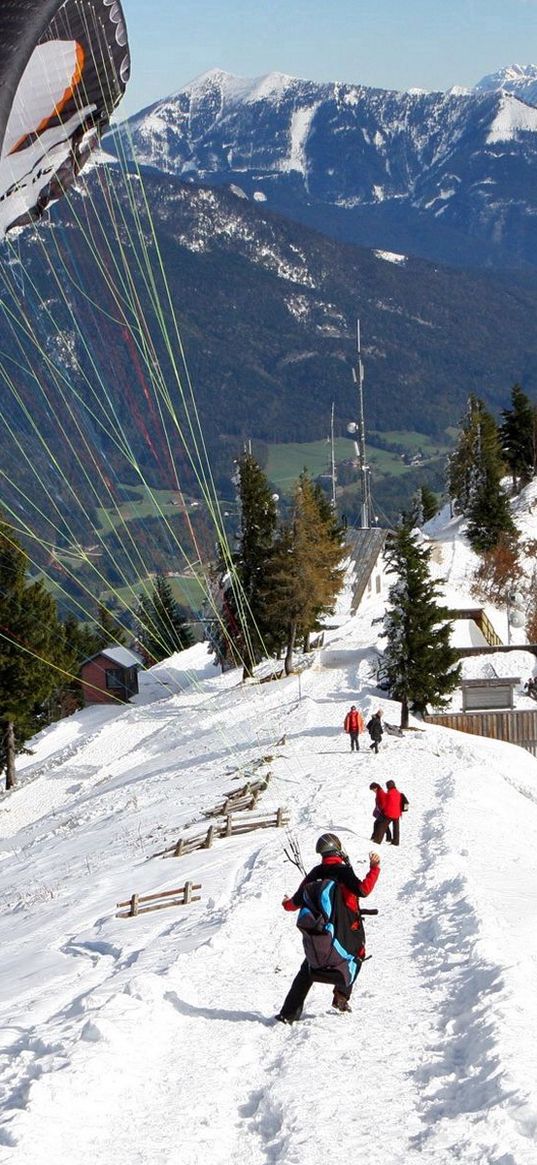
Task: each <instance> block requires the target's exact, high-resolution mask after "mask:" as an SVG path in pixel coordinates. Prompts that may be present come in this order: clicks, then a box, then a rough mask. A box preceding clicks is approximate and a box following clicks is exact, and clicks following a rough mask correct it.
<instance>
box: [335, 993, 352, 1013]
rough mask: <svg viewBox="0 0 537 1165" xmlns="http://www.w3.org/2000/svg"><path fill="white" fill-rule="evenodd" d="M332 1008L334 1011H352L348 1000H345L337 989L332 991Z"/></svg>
mask: <svg viewBox="0 0 537 1165" xmlns="http://www.w3.org/2000/svg"><path fill="white" fill-rule="evenodd" d="M332 1007H335V1008H336V1011H352V1007H351V1006H350V1003H349V1001H348V999H346V997H345V996H344V995H343V992H342V991H338V990H337V989H336V991H334V998H333V999H332Z"/></svg>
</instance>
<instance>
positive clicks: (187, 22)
mask: <svg viewBox="0 0 537 1165" xmlns="http://www.w3.org/2000/svg"><path fill="white" fill-rule="evenodd" d="M122 2H123V7H124V10H125V15H126V18H127V24H128V27H129V36H130V42H131V50H132V57H133V74H132V80H131V84H130V91H129V94H128V97H127V98H126V101H125V103H124V105H123V108H122V110H121V112H122V113H133V112H134V111H135V110H137V109H140V108H142V107H143V106H144V105H147V104H149V103H150V102H151V101H153V100H156V99H157V98H159V97H165V96H167V95H168V94H169V93H173V92H174V91H175V90H176V89H179V88H181V86H182V85H184V84H185V83H186V82H187V81H189V80H191V79H192V78H193V77H195V76H197V75H198V74H199V73H203V72H205V71H206V70H207V69H211V68H213V67H216V66H218V67H221V68H223V69H226V70H228V72H231V73H238V74H240V75H242V76H247V77H248V76H251V77H255V76H259V75H260V74H263V73H268V72H272V71H274V70H277V71H279V72H282V73H290V74H292V75H293V76H299V77H307V78H310V79H312V80H319V81H323V80H324V81H336V80H339V81H350V82H355V83H356V82H360V83H362V84H365V85H373V86H378V87H380V88H385V89H392V88H393V89H408V88H411V87H420V88H424V89H448V88H450V86H451V85H472V84H474V83H475V82H476V81H477V80H479V78H480V77H482V76H483V75H484V74H485V73H490V72H495V71H496V69H498V68H500V67H501V66H502V65H507V64H512V63H514V62H516V63H518V64H529V63H537V0H189V2H187V0H122Z"/></svg>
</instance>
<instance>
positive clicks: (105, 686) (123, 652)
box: [80, 647, 142, 707]
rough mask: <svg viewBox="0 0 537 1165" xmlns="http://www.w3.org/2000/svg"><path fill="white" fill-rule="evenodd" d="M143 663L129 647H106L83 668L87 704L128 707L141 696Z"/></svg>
mask: <svg viewBox="0 0 537 1165" xmlns="http://www.w3.org/2000/svg"><path fill="white" fill-rule="evenodd" d="M141 667H142V662H141V660H140V657H139V656H138V655H135V653H134V652H133V651H129V650H128V648H126V647H103V649H102V651H99V652H97V654H96V655H90V657H89V659H85V660H84V662H83V664H82V666H81V668H80V680H81V684H82V692H83V696H84V704H85V706H86V707H87V706H88V705H89V704H117V702H118V700H119V701H120V702H121V703H123V704H126V703H127V702H128V701H129V700H130V699H131V698H132V696H136V695H137V694H138V672H139V670H140V668H141Z"/></svg>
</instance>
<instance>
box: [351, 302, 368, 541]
mask: <svg viewBox="0 0 537 1165" xmlns="http://www.w3.org/2000/svg"><path fill="white" fill-rule="evenodd" d="M352 376H353V380H354V383H355V385H356V387H357V389H358V432H357V440H356V442H355V445H356V450H357V453H358V460H359V463H360V478H361V483H362V511H361V525H362V528H363V529H365V530H369V529H370V527H371V525H372V519H373V505H372V502H371V470H370V467H369V465H368V464H367V459H366V453H365V421H364V366H363V363H362V344H361V338H360V320H357V321H356V364H355V366H354V368H353V370H352Z"/></svg>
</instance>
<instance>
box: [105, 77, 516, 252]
mask: <svg viewBox="0 0 537 1165" xmlns="http://www.w3.org/2000/svg"><path fill="white" fill-rule="evenodd" d="M535 73H537V70H534V71H533V73H532V75H531V77H530V76H526V77H525V78H524V79H521V78H519V82H520V85H519V86H518V88H517V85H515V81H516V80H517V79H516V78H513V79H512V87H513V92H507V91H506V88H505V86H504V88H499V89H498V88H496V87H494V86H493V83H492V79H491V78H486V79H485V80H484V81H483V82H481V83H480V86H479V87H478V89H477V90H475V91H471V92H463V93H456V92H452V93H422V92H409V93H398V92H390V91H385V90H378V89H368V88H365V87H362V86H358V85H347V84H316V83H314V82H310V81H303V80H297V79H295V78H291V77H286V76H282V75H280V74H271V75H270V76H268V77H265V78H261V79H257V80H254V81H247V80H242V79H239V78H236V77H232V76H230V75H229V74H226V73H223V72H221V71H218V70H217V71H213V72H210V73H207V74H205V75H204V76H202V77H200V78H198V79H197V80H196V81H193V82H192V83H191V84H190V85H188V86H186V87H185V88H184V89H183V90H181V91H180V92H178V93H177V94H175V95H174V96H172V97H169V98H168V99H166V100H165V101H161V102H158V103H157V104H155V105H154V106H152V107H151V108H150V109H148V110H145V111H144V112H142V113H141V114H139V115H138V116H136V117H135V118H133V119H131V121H130V123H128V132H127V131H122V130H121V129H119V130H118V131H116V134H115V136H114V137H112V138H110V139H109V141H108V144H109V146H111V147H112V148H115V149H117V150H118V151H119V150H122V151H125V153H126V154H127V156H130V155H131V154H132V152H133V151H135V153H136V155H137V158H138V160H139V161H140V162H141V163H143V164H146V165H149V166H152V167H155V168H157V169H158V170H162V171H166V172H167V173H170V174H174V175H177V176H179V177H181V178H183V179H185V180H188V181H192V182H195V183H202V184H209V185H214V186H222V185H226V186H231V187H233V188H235V189H236V190H237V191H238V192H241V193H243V194H244V196H245V197H247V198H249V199H252V200H255V201H258V202H266V203H267V204H268V206H269V207H270V208H272V209H275V210H277V211H279V212H281V213H284V214H286V215H288V216H289V217H291V218H294V219H295V220H298V221H301V222H303V223H305V224H306V225H309V226H313V227H315V228H317V229H319V230H322V231H323V232H324V233H326V234H330V235H331V236H333V237H335V238H340V239H342V240H345V241H352V242H359V243H361V244H363V245H365V246H374V247H387V248H389V249H393V250H395V251H399V252H400V251H405V252H406V251H409V252H412V253H415V254H418V255H422V256H424V257H428V258H433V259H435V260H440V261H443V262H449V263H455V264H460V265H467V264H468V265H474V264H483V265H496V266H506V265H519V266H521V265H524V264H528V263H529V264H537V108H534V107H533V106H531V105H529V104H527V102H526V101H523V100H521V99H520V97H519V96H518V95H517V93H518V91H519V88H520V86H522V85H523V84H524V85H526V84H527V85H529V86H530V88H531V85H532V83H537V76H535V75H534V74H535ZM532 78H533V81H532ZM502 83H503V82H502ZM515 89H516V92H515ZM524 92H526V90H524ZM131 135H132V136H131Z"/></svg>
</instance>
